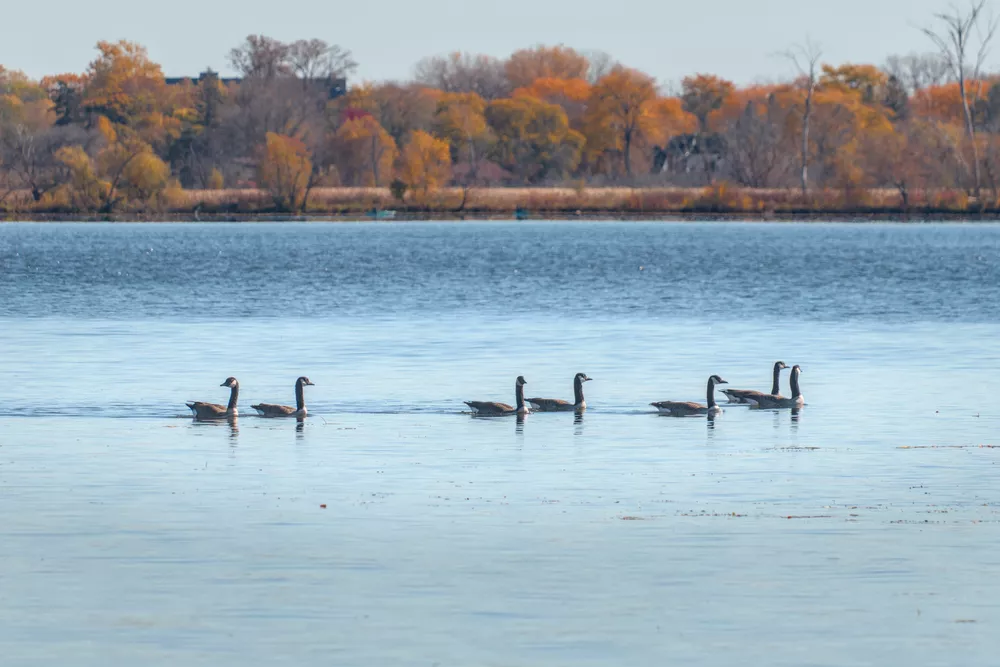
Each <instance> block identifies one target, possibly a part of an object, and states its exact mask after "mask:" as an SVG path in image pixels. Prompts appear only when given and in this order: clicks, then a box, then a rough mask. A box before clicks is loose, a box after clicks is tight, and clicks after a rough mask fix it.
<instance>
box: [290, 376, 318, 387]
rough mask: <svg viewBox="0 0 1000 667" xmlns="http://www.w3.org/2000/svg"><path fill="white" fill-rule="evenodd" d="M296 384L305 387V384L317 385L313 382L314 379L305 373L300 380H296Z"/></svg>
mask: <svg viewBox="0 0 1000 667" xmlns="http://www.w3.org/2000/svg"><path fill="white" fill-rule="evenodd" d="M295 384H297V385H299V386H300V387H304V386H306V385H309V386H315V385H314V384H313V382H312V380H310V379H309V378H307V377H306V376H304V375H303V376H302V377H300V378H299V379H298V380H296V381H295Z"/></svg>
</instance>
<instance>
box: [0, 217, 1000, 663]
mask: <svg viewBox="0 0 1000 667" xmlns="http://www.w3.org/2000/svg"><path fill="white" fill-rule="evenodd" d="M998 293H1000V226H998V225H987V224H968V225H960V224H949V225H882V224H878V225H876V224H863V225H821V224H802V225H800V224H734V223H725V224H721V223H720V224H693V223H680V224H665V223H621V222H614V223H612V222H607V223H516V224H515V223H443V224H435V223H389V224H386V223H368V224H318V223H312V224H287V223H282V224H256V223H246V224H182V225H174V224H162V225H161V224H147V225H123V224H3V225H0V515H2V516H3V517H4V521H3V522H2V524H0V599H2V600H3V604H2V605H0V655H3V656H4V664H5V665H8V664H10V665H37V664H60V665H63V664H73V665H105V664H109V663H111V664H115V663H119V664H144V665H177V664H184V665H246V664H269V665H271V664H279V665H283V664H287V665H329V664H343V665H360V664H402V665H432V664H482V665H510V664H517V665H584V664H593V665H606V664H630V665H662V664H670V663H674V664H690V665H720V666H722V665H726V666H728V665H732V664H755V665H765V664H767V665H789V666H791V665H796V666H798V665H843V664H871V665H887V664H920V665H937V664H940V665H954V664H989V663H990V662H992V661H993V660H995V657H994V656H995V655H996V653H997V650H998V649H1000V640H998V639H997V637H998V634H997V626H998V624H1000V602H998V600H1000V583H998V582H1000V576H998V575H1000V555H998V552H997V549H996V544H997V541H998V538H1000V530H998V520H1000V492H998V490H997V489H998V488H1000V485H998V483H997V482H998V477H1000V472H998V470H997V465H996V463H997V461H998V459H1000V449H994V448H993V447H992V446H1000V441H998V440H997V437H996V434H997V432H998V431H1000V409H998V408H997V407H996V399H995V396H994V392H993V386H992V384H993V383H994V382H995V381H996V378H997V376H998V370H1000V351H998V346H997V340H998V339H1000V308H998V307H997V305H996V304H997V301H998V299H997V297H998ZM777 359H782V360H784V361H786V362H787V363H788V364H793V363H797V364H801V365H802V367H803V369H804V372H803V375H802V384H803V392H804V394H805V397H806V401H807V406H806V407H805V408H804V409H803V410H802V411H801V412H800V413H798V414H792V413H791V412H790V411H787V410H786V411H751V410H748V409H746V408H743V407H735V406H733V407H727V406H724V407H726V411H725V413H724V414H723V415H722V416H720V417H719V418H718V419H716V420H714V421H712V422H709V421H707V420H705V419H704V418H691V419H672V418H668V417H660V416H657V415H655V414H652V413H651V411H650V410H651V408H649V407H648V405H647V404H648V403H649V402H650V401H654V400H664V399H676V400H701V401H703V400H704V386H705V381H706V378H707V377H708V375H710V374H712V373H718V374H720V375H722V376H723V377H725V378H726V379H727V380H729V381H730V382H731V383H732V386H736V387H746V388H759V389H766V388H767V387H768V386H769V383H770V367H771V364H772V363H773V362H774V361H775V360H777ZM578 371H583V372H586V373H588V374H589V375H590V376H591V377H593V378H595V380H594V381H593V382H591V383H588V384H587V387H586V388H587V402H588V405H589V408H588V410H587V412H586V413H585V414H584V415H583V416H582V417H577V416H575V415H573V414H572V413H570V414H533V415H529V416H528V417H527V418H526V419H524V420H523V421H520V422H519V421H517V420H515V419H493V420H484V419H473V418H471V417H470V416H469V415H467V414H465V413H464V412H463V410H464V409H465V406H464V405H463V403H462V401H463V400H470V399H476V400H500V401H505V402H508V403H512V402H513V399H514V396H513V384H514V378H515V377H516V376H517V375H524V376H525V377H526V378H527V380H528V387H527V389H528V394H529V395H542V396H553V397H561V398H571V396H572V386H571V380H572V376H573V374H575V373H576V372H578ZM302 374H305V375H308V376H309V377H310V378H311V379H312V380H313V381H314V382H315V383H316V386H315V387H309V388H307V394H306V399H307V404H308V406H309V410H310V416H309V417H308V418H307V419H306V420H305V421H304V422H302V423H297V422H295V421H294V420H293V421H275V420H264V419H259V418H255V417H253V416H250V415H249V414H247V413H249V412H251V411H250V409H249V406H250V404H251V403H256V402H258V401H268V402H282V403H291V402H293V400H294V396H293V392H292V383H293V382H294V380H295V378H296V377H297V376H299V375H302ZM230 375H233V376H236V377H237V378H239V380H240V382H241V385H242V387H243V393H242V394H241V400H240V407H241V412H242V414H243V416H241V417H240V419H239V420H238V421H237V422H235V423H233V424H229V423H221V424H204V423H195V422H192V421H191V420H190V418H189V417H188V416H187V415H186V412H187V410H186V408H185V407H184V401H186V400H191V399H197V400H209V401H213V402H220V403H224V402H225V401H226V399H227V397H228V395H227V391H226V390H225V389H224V388H221V387H219V386H218V385H219V383H220V382H222V381H223V380H224V379H225V378H226V377H228V376H230ZM783 382H784V383H785V384H783V390H784V391H786V392H787V375H786V376H785V378H784V380H783ZM720 398H721V397H720ZM323 505H325V507H322V506H323Z"/></svg>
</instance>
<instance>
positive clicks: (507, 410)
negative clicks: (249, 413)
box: [187, 361, 805, 420]
mask: <svg viewBox="0 0 1000 667" xmlns="http://www.w3.org/2000/svg"><path fill="white" fill-rule="evenodd" d="M786 368H788V366H787V365H786V364H785V362H783V361H776V362H775V363H774V371H773V375H772V382H771V393H765V392H762V391H755V390H753V389H721V390H720V391H721V392H722V393H723V394H725V395H726V398H727V399H728V400H729V402H730V403H737V404H743V405H749V406H752V407H758V408H766V409H776V408H777V409H780V408H799V407H802V405H804V403H805V399H804V398H803V397H802V390H801V389H800V388H799V374H800V373H801V372H802V369H801V368H800V367H799V366H797V365H796V366H792V373H791V377H790V379H789V382H790V385H791V390H792V395H791V397H790V398H789V397H785V396H782V395H781V394H780V380H781V371H783V370H785V369H786ZM592 379H593V378H591V377H589V376H588V375H587V374H586V373H577V374H576V376H575V377H574V378H573V402H572V403H571V402H569V401H564V400H562V399H559V398H525V397H524V385H526V384H527V381H526V380H525V379H524V376H523V375H519V376H518V377H517V381H516V382H515V383H514V405H508V404H507V403H498V402H493V401H465V404H466V405H467V406H469V408H470V409H471V410H472V414H473V415H475V416H477V417H506V416H510V415H524V414H527V413H529V412H581V411H583V410H586V409H587V402H586V400H585V399H584V397H583V383H585V382H590V381H591V380H592ZM720 384H729V383H728V382H726V381H725V380H723V379H722V378H721V377H719V376H718V375H713V376H711V377H710V378H708V388H707V397H706V401H705V403H695V402H690V401H657V402H655V403H650V405H651V406H653V407H654V408H656V409H657V410H658V411H659V412H660V414H664V415H670V416H673V417H692V416H698V415H707V416H709V417H714V416H716V415H718V414H720V413H721V412H722V408H720V407H719V405H718V403H716V402H715V388H716V386H717V385H720ZM312 385H313V383H312V382H311V381H310V380H309V378H307V377H304V376H303V377H300V378H299V379H297V380H296V381H295V407H292V406H290V405H278V404H275V403H258V404H257V405H251V406H250V407H251V408H253V409H254V410H256V411H257V414H258V415H260V416H261V417H296V418H300V419H301V418H303V417H305V416H306V414H307V413H308V411H307V410H306V400H305V390H304V388H305V387H307V386H312ZM220 386H222V387H229V403H228V404H227V405H219V404H217V403H204V402H202V401H190V402H189V403H188V404H187V406H188V408H190V410H191V412H192V414H193V416H194V418H195V419H199V420H212V419H228V418H233V417H236V416H238V415H239V411H238V410H237V407H236V403H237V402H238V401H239V396H240V383H239V382H238V381H237V380H236V378H234V377H230V378H226V381H225V382H223V383H222V384H221V385H220ZM528 406H531V407H530V408H529V407H528Z"/></svg>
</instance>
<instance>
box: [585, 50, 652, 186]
mask: <svg viewBox="0 0 1000 667" xmlns="http://www.w3.org/2000/svg"><path fill="white" fill-rule="evenodd" d="M655 99H656V84H655V83H654V81H653V79H652V78H651V77H649V76H647V75H645V74H643V73H642V72H639V71H637V70H633V69H627V68H624V67H618V68H616V69H614V70H613V71H612V72H611V73H610V74H608V75H607V76H605V77H604V78H602V79H601V80H600V81H598V82H597V84H595V85H594V87H593V89H592V91H591V96H590V103H589V104H588V108H587V115H588V121H587V123H586V126H587V128H588V131H587V140H588V142H591V141H593V143H594V146H595V148H596V147H600V148H603V149H605V150H615V151H617V152H618V153H619V154H620V155H621V157H622V164H623V165H624V168H625V175H626V176H632V150H633V147H634V146H635V144H636V143H637V141H638V140H640V139H641V138H642V137H643V132H644V130H645V129H646V128H647V127H648V126H647V123H646V122H645V121H646V120H647V119H648V112H649V105H650V103H652V102H653V100H655Z"/></svg>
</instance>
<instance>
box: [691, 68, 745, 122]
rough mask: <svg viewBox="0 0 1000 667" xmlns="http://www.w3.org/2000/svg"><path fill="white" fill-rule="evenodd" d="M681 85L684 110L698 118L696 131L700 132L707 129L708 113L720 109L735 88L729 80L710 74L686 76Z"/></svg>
mask: <svg viewBox="0 0 1000 667" xmlns="http://www.w3.org/2000/svg"><path fill="white" fill-rule="evenodd" d="M681 86H682V88H683V92H682V93H681V101H682V102H683V103H684V110H685V111H687V112H688V113H690V114H692V115H694V117H695V118H697V119H698V131H699V132H701V133H702V134H704V133H706V132H708V131H709V128H708V118H709V115H710V114H711V113H712V112H713V111H716V110H717V109H721V108H722V105H723V104H724V103H725V101H726V98H728V97H729V96H730V95H732V93H733V90H734V89H735V86H733V84H732V83H731V82H729V81H726V80H725V79H720V78H719V77H717V76H712V75H710V74H698V75H696V76H689V77H686V78H685V79H684V81H683V82H682V83H681Z"/></svg>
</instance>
